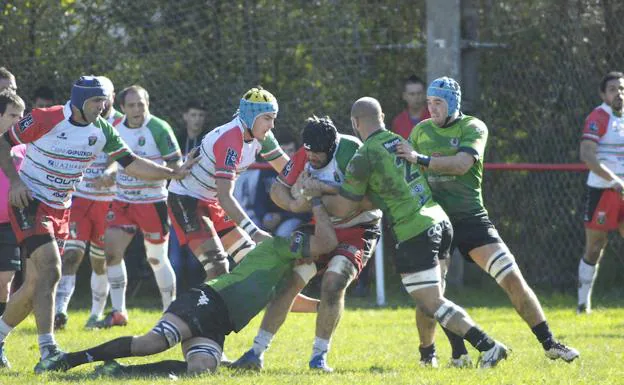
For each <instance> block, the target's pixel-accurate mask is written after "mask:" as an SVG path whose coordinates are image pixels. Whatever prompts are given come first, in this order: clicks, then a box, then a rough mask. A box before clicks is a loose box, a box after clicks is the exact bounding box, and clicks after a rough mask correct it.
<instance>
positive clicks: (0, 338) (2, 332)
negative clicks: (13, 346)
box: [0, 318, 13, 343]
mask: <svg viewBox="0 0 624 385" xmlns="http://www.w3.org/2000/svg"><path fill="white" fill-rule="evenodd" d="M11 330H13V328H12V327H11V326H9V325H7V324H6V322H4V320H3V319H2V318H0V343H2V342H4V340H5V339H6V338H7V336H8V335H9V333H11Z"/></svg>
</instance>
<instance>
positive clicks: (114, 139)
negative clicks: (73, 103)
mask: <svg viewBox="0 0 624 385" xmlns="http://www.w3.org/2000/svg"><path fill="white" fill-rule="evenodd" d="M71 114H72V110H71V107H70V105H69V102H68V103H67V104H65V106H54V107H50V108H42V109H38V108H35V109H34V110H33V111H32V112H31V113H30V114H28V115H26V117H24V118H23V119H22V120H20V121H19V122H17V123H16V124H15V125H13V126H12V127H11V128H9V130H8V131H7V132H6V133H5V134H4V135H5V137H6V138H7V139H8V140H9V142H10V143H11V144H13V145H18V144H22V143H27V144H28V146H27V147H26V156H25V158H24V161H23V163H22V168H21V169H20V171H19V175H20V178H21V179H22V181H23V182H24V183H25V184H26V186H28V188H29V189H30V190H31V191H32V193H33V196H34V197H35V198H36V199H38V200H40V201H42V202H43V203H45V204H47V205H49V206H51V207H54V208H58V209H64V208H69V207H70V206H71V197H72V194H73V192H74V189H75V186H76V184H77V183H78V182H80V180H81V179H82V176H83V172H84V170H85V169H86V168H87V167H89V166H90V165H91V163H92V162H93V161H94V160H95V158H96V157H97V155H98V154H99V153H101V152H102V151H104V152H105V153H107V154H108V156H110V157H111V159H113V160H117V159H119V158H122V157H124V156H126V155H129V154H132V152H131V151H130V149H128V146H126V144H125V143H124V142H123V140H122V139H121V138H120V137H119V135H118V134H117V131H115V129H113V127H112V126H111V125H110V124H109V123H108V122H107V121H106V120H104V119H102V118H98V120H96V121H95V122H94V123H91V124H89V125H87V126H77V125H74V124H72V123H71V122H70V119H69V118H70V117H71Z"/></svg>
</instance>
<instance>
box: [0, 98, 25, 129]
mask: <svg viewBox="0 0 624 385" xmlns="http://www.w3.org/2000/svg"><path fill="white" fill-rule="evenodd" d="M24 109H26V105H25V104H24V101H23V100H22V98H20V97H19V96H18V95H17V94H16V93H15V92H13V91H11V90H9V89H5V90H2V91H0V134H3V133H4V132H5V131H6V130H8V129H9V127H11V126H12V125H14V124H15V123H17V122H18V121H19V120H20V119H21V118H22V117H23V116H24Z"/></svg>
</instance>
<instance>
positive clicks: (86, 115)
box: [70, 76, 109, 123]
mask: <svg viewBox="0 0 624 385" xmlns="http://www.w3.org/2000/svg"><path fill="white" fill-rule="evenodd" d="M108 96H109V90H107V89H106V88H105V87H104V85H103V84H102V83H101V82H100V81H99V79H98V78H97V77H95V76H81V77H80V79H78V81H76V83H74V85H73V87H72V90H71V101H70V103H71V105H72V107H73V108H75V109H76V110H77V111H78V112H79V113H80V115H79V116H78V118H80V119H78V120H79V121H80V120H82V123H93V122H95V121H96V120H97V118H98V116H100V114H101V113H102V111H103V110H104V107H105V104H106V100H108Z"/></svg>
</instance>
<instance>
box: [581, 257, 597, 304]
mask: <svg viewBox="0 0 624 385" xmlns="http://www.w3.org/2000/svg"><path fill="white" fill-rule="evenodd" d="M598 266H599V265H598V264H596V265H590V264H588V263H587V262H585V260H584V259H583V258H581V261H580V262H579V267H578V280H579V286H578V304H579V305H583V304H584V305H585V307H586V308H587V310H590V309H591V293H592V288H593V286H594V281H595V280H596V276H597V275H598Z"/></svg>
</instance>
